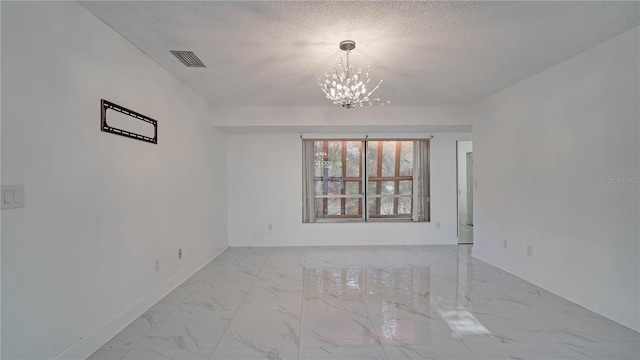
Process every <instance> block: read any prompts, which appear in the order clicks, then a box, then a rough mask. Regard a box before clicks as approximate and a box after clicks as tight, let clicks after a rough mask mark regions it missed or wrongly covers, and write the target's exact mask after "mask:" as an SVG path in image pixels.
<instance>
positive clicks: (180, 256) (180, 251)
mask: <svg viewBox="0 0 640 360" xmlns="http://www.w3.org/2000/svg"><path fill="white" fill-rule="evenodd" d="M178 259H182V248H180V249H178Z"/></svg>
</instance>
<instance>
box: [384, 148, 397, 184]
mask: <svg viewBox="0 0 640 360" xmlns="http://www.w3.org/2000/svg"><path fill="white" fill-rule="evenodd" d="M381 143H382V176H395V173H396V142H395V141H381Z"/></svg>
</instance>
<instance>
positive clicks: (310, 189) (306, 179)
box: [302, 140, 316, 223]
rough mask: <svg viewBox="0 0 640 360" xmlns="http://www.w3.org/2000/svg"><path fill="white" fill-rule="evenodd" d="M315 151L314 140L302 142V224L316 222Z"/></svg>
mask: <svg viewBox="0 0 640 360" xmlns="http://www.w3.org/2000/svg"><path fill="white" fill-rule="evenodd" d="M314 178H315V150H314V148H313V140H302V222H303V223H313V222H316V212H315V182H314Z"/></svg>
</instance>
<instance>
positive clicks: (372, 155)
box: [367, 141, 379, 177]
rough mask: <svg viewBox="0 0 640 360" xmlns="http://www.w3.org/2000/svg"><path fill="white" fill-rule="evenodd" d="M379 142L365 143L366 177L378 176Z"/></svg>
mask: <svg viewBox="0 0 640 360" xmlns="http://www.w3.org/2000/svg"><path fill="white" fill-rule="evenodd" d="M378 145H379V141H367V175H368V176H370V177H372V176H378Z"/></svg>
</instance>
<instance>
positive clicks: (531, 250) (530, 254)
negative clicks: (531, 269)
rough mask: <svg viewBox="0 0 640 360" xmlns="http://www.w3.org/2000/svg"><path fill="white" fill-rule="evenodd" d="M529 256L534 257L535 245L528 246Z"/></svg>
mask: <svg viewBox="0 0 640 360" xmlns="http://www.w3.org/2000/svg"><path fill="white" fill-rule="evenodd" d="M527 256H529V257H533V245H527Z"/></svg>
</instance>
